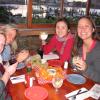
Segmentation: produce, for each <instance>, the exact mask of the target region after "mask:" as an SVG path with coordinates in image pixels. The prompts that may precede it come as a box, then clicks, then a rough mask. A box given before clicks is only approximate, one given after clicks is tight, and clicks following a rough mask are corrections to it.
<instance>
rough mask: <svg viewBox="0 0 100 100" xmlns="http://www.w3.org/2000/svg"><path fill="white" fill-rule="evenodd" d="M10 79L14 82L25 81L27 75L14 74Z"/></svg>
mask: <svg viewBox="0 0 100 100" xmlns="http://www.w3.org/2000/svg"><path fill="white" fill-rule="evenodd" d="M10 80H11V82H12V84H16V83H20V82H25V75H18V76H13V77H11V78H10Z"/></svg>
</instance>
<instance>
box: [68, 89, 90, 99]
mask: <svg viewBox="0 0 100 100" xmlns="http://www.w3.org/2000/svg"><path fill="white" fill-rule="evenodd" d="M85 92H88V90H85V91H83V92H81V90H79V91H78V92H77V93H76V94H74V95H71V96H69V97H67V98H71V97H73V98H74V99H73V100H75V99H76V96H77V95H79V94H82V93H85Z"/></svg>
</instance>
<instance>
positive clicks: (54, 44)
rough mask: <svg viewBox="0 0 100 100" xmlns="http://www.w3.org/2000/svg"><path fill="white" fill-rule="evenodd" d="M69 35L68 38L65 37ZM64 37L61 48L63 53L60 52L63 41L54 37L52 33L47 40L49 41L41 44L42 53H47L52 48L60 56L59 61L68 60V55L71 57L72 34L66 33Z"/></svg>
mask: <svg viewBox="0 0 100 100" xmlns="http://www.w3.org/2000/svg"><path fill="white" fill-rule="evenodd" d="M67 37H69V38H67ZM67 37H66V39H67V40H66V44H65V47H64V50H63V53H62V54H60V52H61V49H62V46H63V42H61V41H58V40H57V38H56V35H54V36H53V37H52V38H51V40H50V41H49V43H47V44H46V45H43V52H44V54H48V53H49V52H52V51H53V50H55V51H56V52H57V53H58V54H59V57H60V61H61V62H64V61H66V60H67V61H69V60H70V57H71V51H72V47H73V44H74V37H73V35H71V34H70V36H69V35H68V36H67Z"/></svg>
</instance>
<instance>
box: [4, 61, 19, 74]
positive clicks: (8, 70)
mask: <svg viewBox="0 0 100 100" xmlns="http://www.w3.org/2000/svg"><path fill="white" fill-rule="evenodd" d="M17 64H18V62H16V63H15V64H12V65H9V66H4V69H5V73H8V74H9V76H11V75H12V74H13V73H14V72H15V71H16V67H17Z"/></svg>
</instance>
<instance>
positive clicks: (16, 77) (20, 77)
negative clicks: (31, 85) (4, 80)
mask: <svg viewBox="0 0 100 100" xmlns="http://www.w3.org/2000/svg"><path fill="white" fill-rule="evenodd" d="M16 79H24V78H23V77H14V78H12V79H11V80H16Z"/></svg>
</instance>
